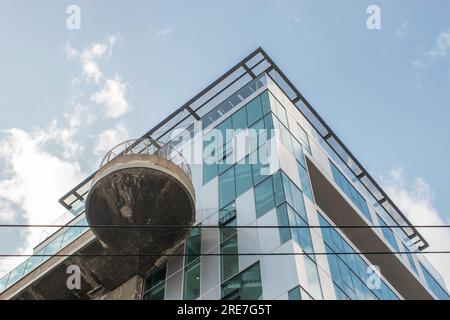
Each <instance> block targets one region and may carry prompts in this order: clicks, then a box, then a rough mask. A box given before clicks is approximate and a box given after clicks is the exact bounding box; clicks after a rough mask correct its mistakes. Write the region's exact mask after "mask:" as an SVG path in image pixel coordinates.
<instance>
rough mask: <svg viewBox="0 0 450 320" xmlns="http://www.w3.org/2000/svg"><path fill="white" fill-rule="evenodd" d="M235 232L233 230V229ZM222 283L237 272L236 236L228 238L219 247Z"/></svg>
mask: <svg viewBox="0 0 450 320" xmlns="http://www.w3.org/2000/svg"><path fill="white" fill-rule="evenodd" d="M234 230H235V229H234ZM220 253H221V254H222V255H221V256H220V257H221V265H222V268H221V271H222V272H221V276H222V281H225V280H227V279H229V278H230V277H232V276H234V275H235V274H236V273H238V272H239V256H238V255H237V253H238V241H237V235H234V236H233V237H231V238H229V239H228V240H226V241H225V242H223V243H222V244H221V245H220Z"/></svg>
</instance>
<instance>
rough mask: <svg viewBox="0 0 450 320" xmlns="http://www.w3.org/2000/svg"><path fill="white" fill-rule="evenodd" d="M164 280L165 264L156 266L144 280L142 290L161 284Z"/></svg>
mask: <svg viewBox="0 0 450 320" xmlns="http://www.w3.org/2000/svg"><path fill="white" fill-rule="evenodd" d="M165 280H166V265H163V266H161V267H160V268H157V269H156V270H154V271H152V272H151V273H150V274H149V275H148V276H147V278H146V279H145V282H144V291H148V290H149V289H151V288H153V287H155V286H157V285H159V284H161V282H164V281H165Z"/></svg>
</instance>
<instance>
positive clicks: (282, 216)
mask: <svg viewBox="0 0 450 320" xmlns="http://www.w3.org/2000/svg"><path fill="white" fill-rule="evenodd" d="M277 217H278V225H279V226H289V219H288V215H287V210H286V205H285V204H284V205H282V206H279V207H278V208H277ZM280 240H281V243H282V244H283V243H285V242H288V241H289V240H291V230H290V229H289V228H280Z"/></svg>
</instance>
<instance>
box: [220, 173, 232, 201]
mask: <svg viewBox="0 0 450 320" xmlns="http://www.w3.org/2000/svg"><path fill="white" fill-rule="evenodd" d="M235 197H236V190H235V181H234V169H233V168H230V169H228V170H227V171H225V172H224V173H222V174H221V175H220V176H219V206H220V207H224V206H225V205H227V204H229V203H230V202H231V201H233V200H234V199H235Z"/></svg>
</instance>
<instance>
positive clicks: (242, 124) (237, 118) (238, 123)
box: [231, 107, 247, 130]
mask: <svg viewBox="0 0 450 320" xmlns="http://www.w3.org/2000/svg"><path fill="white" fill-rule="evenodd" d="M231 118H232V123H233V129H235V130H237V129H245V128H247V110H246V107H243V108H241V109H240V110H239V111H237V112H236V113H235V114H233V116H232V117H231Z"/></svg>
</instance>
